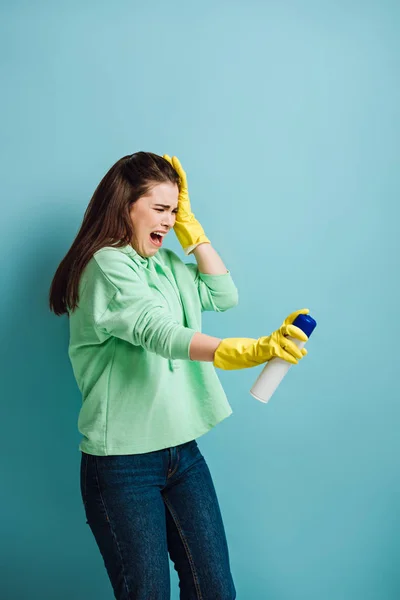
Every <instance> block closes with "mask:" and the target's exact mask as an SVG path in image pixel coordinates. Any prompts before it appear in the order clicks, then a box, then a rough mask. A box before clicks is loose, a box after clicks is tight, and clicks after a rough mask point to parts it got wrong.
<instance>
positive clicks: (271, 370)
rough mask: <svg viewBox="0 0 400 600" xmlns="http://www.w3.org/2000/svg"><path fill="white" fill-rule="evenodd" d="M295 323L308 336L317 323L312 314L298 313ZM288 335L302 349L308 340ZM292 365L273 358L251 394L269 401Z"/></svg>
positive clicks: (258, 398)
mask: <svg viewBox="0 0 400 600" xmlns="http://www.w3.org/2000/svg"><path fill="white" fill-rule="evenodd" d="M293 325H296V327H298V328H299V329H301V330H302V331H304V333H305V334H306V336H308V337H310V335H311V334H312V332H313V331H314V329H315V327H316V325H317V323H316V321H315V320H314V319H313V318H312V317H310V315H298V316H297V317H296V319H295V320H294V321H293ZM287 337H288V339H289V340H292V342H293V343H295V344H296V346H297V347H298V348H300V349H301V348H303V347H304V346H305V344H306V342H302V341H301V340H298V339H296V338H293V337H291V336H287ZM291 366H292V363H290V362H288V361H287V360H283V359H282V358H278V357H275V358H271V360H269V361H268V362H267V364H266V365H265V367H264V368H263V370H262V371H261V373H260V375H259V376H258V378H257V379H256V381H255V383H254V385H253V387H252V388H251V390H250V394H251V395H252V396H254V398H255V399H256V400H260V402H265V403H266V402H268V400H269V399H270V398H271V396H272V394H273V393H274V392H275V391H276V389H277V387H278V385H279V384H280V382H281V381H282V379H283V378H284V377H285V375H286V373H287V372H288V371H289V369H290V367H291Z"/></svg>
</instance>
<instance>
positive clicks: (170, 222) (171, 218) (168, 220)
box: [162, 213, 175, 229]
mask: <svg viewBox="0 0 400 600" xmlns="http://www.w3.org/2000/svg"><path fill="white" fill-rule="evenodd" d="M174 223H175V215H173V214H172V213H168V214H167V215H164V218H163V223H162V224H163V225H165V226H166V227H168V229H169V228H171V227H173V226H174Z"/></svg>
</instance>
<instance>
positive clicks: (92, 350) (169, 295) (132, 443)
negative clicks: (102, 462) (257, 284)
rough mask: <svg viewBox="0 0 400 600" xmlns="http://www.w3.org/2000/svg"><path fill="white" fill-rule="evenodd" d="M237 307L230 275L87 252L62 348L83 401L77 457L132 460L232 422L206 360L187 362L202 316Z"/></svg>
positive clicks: (164, 260)
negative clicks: (123, 456)
mask: <svg viewBox="0 0 400 600" xmlns="http://www.w3.org/2000/svg"><path fill="white" fill-rule="evenodd" d="M237 303H238V292H237V288H236V286H235V284H234V283H233V280H232V277H231V274H230V271H227V272H226V273H224V274H221V275H208V274H204V273H201V272H200V271H199V270H198V267H197V265H196V264H193V263H188V264H186V263H184V262H183V261H182V260H181V259H180V258H179V257H178V256H177V255H176V254H175V253H174V252H173V251H172V250H169V249H167V248H160V250H158V252H157V254H155V255H154V256H152V257H149V258H145V257H142V256H141V255H140V254H138V253H137V252H136V250H134V248H133V247H132V246H130V245H127V246H125V247H123V248H115V247H111V246H109V247H106V248H102V249H101V250H99V251H98V252H96V253H95V254H94V256H93V257H92V258H91V260H90V261H89V263H88V264H87V266H86V268H85V269H84V271H83V273H82V276H81V279H80V282H79V303H78V307H77V308H76V309H75V310H74V312H71V313H70V315H69V317H70V319H69V322H70V343H69V348H68V354H69V358H70V360H71V364H72V368H73V372H74V375H75V379H76V382H77V384H78V387H79V390H80V391H81V393H82V406H81V410H80V413H79V418H78V429H79V431H80V433H81V434H82V435H83V439H82V440H81V442H80V445H79V449H80V450H82V451H83V452H86V453H88V454H95V455H99V456H107V455H110V454H141V453H144V452H151V451H154V450H161V449H163V448H168V447H171V446H177V445H178V444H183V443H185V442H188V441H190V440H193V439H195V438H197V437H199V436H201V435H203V434H204V433H206V432H207V431H209V430H210V429H211V428H212V427H214V426H215V425H217V423H219V422H220V421H222V420H223V419H225V418H226V417H228V416H229V415H230V414H232V409H231V407H230V405H229V403H228V400H227V397H226V395H225V392H224V390H223V388H222V385H221V383H220V380H219V378H218V376H217V373H216V371H215V368H214V365H213V364H212V363H211V362H204V361H192V360H190V356H189V347H190V342H191V340H192V337H193V336H194V334H195V333H196V332H198V331H201V313H202V311H205V310H215V311H217V312H222V311H225V310H227V309H229V308H231V307H233V306H236V305H237Z"/></svg>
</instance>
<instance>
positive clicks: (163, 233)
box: [153, 231, 165, 236]
mask: <svg viewBox="0 0 400 600" xmlns="http://www.w3.org/2000/svg"><path fill="white" fill-rule="evenodd" d="M153 233H157V234H158V235H161V236H164V235H165V232H164V231H153Z"/></svg>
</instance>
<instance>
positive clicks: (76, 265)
mask: <svg viewBox="0 0 400 600" xmlns="http://www.w3.org/2000/svg"><path fill="white" fill-rule="evenodd" d="M168 181H169V182H171V183H176V184H178V185H179V176H178V174H177V172H176V171H175V169H174V168H173V167H172V166H171V165H170V163H169V162H168V161H167V160H165V159H164V158H162V156H159V155H158V154H153V153H152V152H136V153H135V154H130V155H129V156H124V157H123V158H120V159H119V160H118V161H117V162H116V163H115V164H114V165H113V166H112V167H111V169H110V170H109V171H108V172H107V173H106V174H105V175H104V177H103V179H102V180H101V181H100V183H99V185H98V186H97V188H96V190H95V192H94V194H93V196H92V199H91V200H90V202H89V205H88V207H87V209H86V211H85V214H84V217H83V221H82V225H81V227H80V229H79V231H78V234H77V236H76V238H75V240H74V241H73V243H72V246H71V248H70V249H69V250H68V252H67V254H66V255H65V257H64V258H63V260H62V261H61V263H60V264H59V266H58V268H57V270H56V272H55V275H54V277H53V281H52V283H51V286H50V292H49V305H50V310H51V311H53V312H54V313H55V314H56V315H62V314H64V313H67V314H68V311H71V312H72V311H74V310H75V308H76V307H77V305H78V301H79V294H78V287H79V280H80V277H81V275H82V272H83V270H84V268H85V267H86V265H87V263H88V262H89V260H90V259H91V258H92V256H93V255H94V253H95V252H97V251H98V250H100V248H104V247H105V246H114V247H116V248H121V247H122V246H126V245H127V244H129V243H130V242H131V240H132V233H133V232H132V223H131V219H130V214H129V212H130V209H131V206H132V204H134V203H135V202H136V201H137V200H138V199H139V198H140V197H141V196H144V195H145V194H146V193H147V192H148V191H149V190H150V189H151V188H152V187H153V186H154V185H156V184H157V183H164V182H168Z"/></svg>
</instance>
